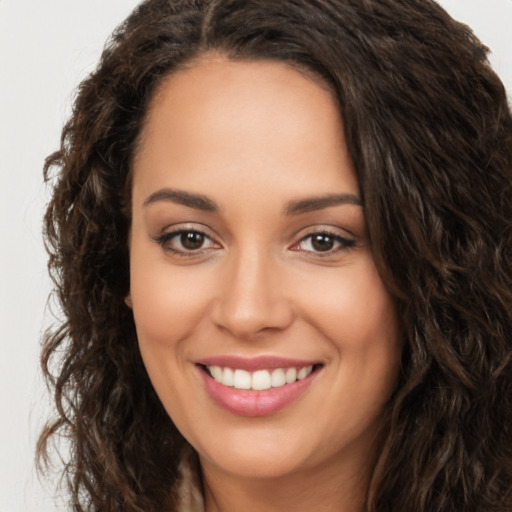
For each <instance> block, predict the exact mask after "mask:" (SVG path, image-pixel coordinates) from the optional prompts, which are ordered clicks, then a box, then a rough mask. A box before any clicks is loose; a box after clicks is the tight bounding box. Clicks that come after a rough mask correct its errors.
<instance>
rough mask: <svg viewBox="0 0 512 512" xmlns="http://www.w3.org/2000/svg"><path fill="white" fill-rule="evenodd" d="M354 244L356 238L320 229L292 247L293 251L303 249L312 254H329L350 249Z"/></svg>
mask: <svg viewBox="0 0 512 512" xmlns="http://www.w3.org/2000/svg"><path fill="white" fill-rule="evenodd" d="M354 245H355V240H352V239H350V238H346V237H344V236H341V235H338V234H335V233H329V232H327V231H318V232H315V233H310V234H309V235H306V236H305V237H303V238H302V239H301V240H300V241H299V242H298V243H297V244H295V245H293V246H292V247H291V249H292V250H293V251H303V252H305V253H309V254H310V255H314V254H317V255H318V256H321V255H325V256H329V255H335V254H337V253H339V252H342V251H344V250H347V249H350V248H351V247H354Z"/></svg>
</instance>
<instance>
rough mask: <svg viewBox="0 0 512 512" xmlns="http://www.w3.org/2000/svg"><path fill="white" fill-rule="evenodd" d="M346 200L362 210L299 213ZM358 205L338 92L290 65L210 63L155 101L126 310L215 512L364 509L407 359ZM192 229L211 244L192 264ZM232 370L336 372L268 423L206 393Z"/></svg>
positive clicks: (177, 78) (145, 139) (194, 67)
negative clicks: (208, 371) (270, 366)
mask: <svg viewBox="0 0 512 512" xmlns="http://www.w3.org/2000/svg"><path fill="white" fill-rule="evenodd" d="M169 189H170V190H173V191H184V192H187V193H189V194H200V195H201V196H206V197H207V198H208V199H209V200H211V201H213V202H214V203H215V204H216V205H217V207H218V211H205V210H203V209H200V208H198V207H197V206H199V205H197V204H195V205H188V206H186V205H184V204H179V203H180V202H183V201H181V200H177V199H176V196H174V197H170V195H169V194H167V196H166V194H162V193H160V192H161V191H162V190H166V191H168V190H169ZM155 193H156V195H155ZM333 194H336V195H345V196H346V195H349V196H350V197H351V198H352V200H351V202H349V203H346V202H342V203H336V202H335V204H317V205H316V207H315V206H314V205H313V206H311V205H310V206H311V208H310V209H308V210H307V211H302V212H290V209H291V208H290V205H291V204H292V206H293V204H296V203H297V202H298V201H302V200H304V199H309V198H318V197H321V198H325V197H326V196H330V197H331V196H332V195H333ZM150 197H151V199H148V198H150ZM358 198H360V190H359V185H358V181H357V178H356V174H355V172H354V168H353V165H352V162H351V160H350V157H349V154H348V151H347V148H346V145H345V142H344V136H343V126H342V121H341V117H340V113H339V109H338V107H337V105H336V103H335V101H334V99H333V97H332V95H331V93H330V92H329V91H328V90H327V88H325V87H323V86H321V84H319V83H317V82H316V81H315V80H313V79H312V78H310V77H308V76H306V75H305V74H304V73H301V72H299V71H297V70H295V69H293V68H292V67H290V66H288V65H286V64H284V63H277V62H267V61H258V62H239V61H237V62H232V61H229V60H227V59H226V58H224V57H222V56H219V55H207V56H204V57H202V58H201V59H198V60H197V61H195V62H194V63H193V64H191V65H190V66H189V67H188V68H186V69H184V70H180V71H178V72H176V73H174V74H172V75H171V76H169V77H168V78H167V79H166V80H165V81H164V82H163V83H162V84H161V86H160V88H159V90H158V91H157V94H156V95H155V97H154V98H153V100H152V102H151V105H150V109H149V113H148V116H147V120H146V124H145V127H144V130H143V134H142V138H141V144H140V147H139V151H138V154H137V155H136V158H135V162H134V174H133V196H132V199H133V201H132V204H133V220H132V227H131V238H130V264H131V289H130V295H129V297H128V298H127V300H128V302H129V303H130V304H131V306H132V308H133V313H134V318H135V323H136V327H137V334H138V338H139V344H140V350H141V353H142V356H143V359H144V362H145V365H146V368H147V370H148V373H149V375H150V378H151V380H152V383H153V385H154V387H155V389H156V391H157V393H158V395H159V397H160V399H161V401H162V403H163V405H164V406H165V408H166V410H167V411H168V413H169V415H170V416H171V417H172V419H173V421H174V422H175V424H176V425H177V427H178V428H179V429H180V430H181V432H182V433H183V435H184V436H185V437H186V438H187V440H188V441H189V442H190V443H191V444H192V446H194V448H195V449H196V450H197V451H198V453H199V456H200V461H201V468H202V473H203V482H204V488H205V500H206V510H207V512H214V511H222V512H228V511H239V510H247V511H266V512H268V511H273V510H276V511H277V510H279V511H281V510H295V511H301V510H308V511H310V510H316V511H328V510H329V511H330V510H337V511H349V510H350V511H351V512H354V511H357V510H363V509H364V499H365V498H364V497H365V495H366V492H367V488H368V485H369V479H370V477H371V472H372V469H373V466H374V464H375V460H376V457H377V453H378V448H379V439H380V436H381V433H382V424H383V421H382V415H383V408H384V405H385V403H386V402H387V401H388V399H389V397H390V395H391V393H392V390H393V387H394V385H395V382H396V379H397V374H398V370H399V360H400V351H401V343H400V332H399V323H398V320H397V316H396V311H395V307H394V303H393V301H392V299H391V297H390V295H389V293H388V292H387V290H386V289H385V287H384V286H383V283H382V281H381V279H380V277H379V275H378V273H377V270H376V268H375V264H374V261H373V258H372V253H371V248H370V244H369V240H368V234H367V228H366V224H365V217H364V209H363V207H362V206H361V204H353V203H357V201H358ZM185 202H186V201H185ZM179 229H181V230H188V231H194V230H196V231H200V232H202V233H204V234H205V235H206V236H205V237H204V238H203V242H201V243H202V244H203V245H201V246H200V248H199V249H198V250H187V249H186V248H185V247H184V246H183V245H182V244H181V238H180V236H179V235H172V234H169V233H174V232H175V231H176V230H179ZM324 232H327V233H328V235H327V238H326V239H325V240H324V241H327V250H324V249H325V247H326V246H325V245H324V246H322V247H323V249H322V250H318V245H314V244H313V234H314V233H324ZM340 237H341V238H340ZM218 355H235V356H240V357H256V356H269V355H270V356H280V357H291V358H297V359H301V360H302V359H304V360H314V361H318V362H319V363H321V365H322V366H321V368H320V370H319V371H317V372H315V375H314V380H313V381H312V383H311V384H310V386H309V387H308V388H307V390H306V392H305V393H304V394H302V395H301V396H300V397H299V398H298V399H296V400H295V401H293V402H292V403H291V404H289V405H287V406H286V407H285V408H283V409H281V410H279V411H278V412H276V413H273V414H269V415H264V416H260V417H256V418H254V417H245V416H241V415H237V414H234V413H232V412H229V411H227V410H225V409H224V408H222V407H220V406H219V405H217V404H216V403H215V402H214V401H213V400H212V398H211V397H210V395H209V394H208V392H207V391H206V389H205V386H204V383H203V379H202V378H201V375H200V372H201V370H199V369H198V367H197V365H196V364H195V362H196V361H197V360H198V359H200V358H204V357H211V356H218Z"/></svg>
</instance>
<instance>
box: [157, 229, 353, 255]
mask: <svg viewBox="0 0 512 512" xmlns="http://www.w3.org/2000/svg"><path fill="white" fill-rule="evenodd" d="M186 234H188V235H196V236H197V235H199V236H201V237H203V240H205V241H206V240H209V241H210V243H211V247H202V246H201V247H199V248H197V249H186V248H179V249H177V248H175V247H172V245H171V244H170V242H171V241H172V240H173V239H175V238H178V237H182V236H183V235H186ZM315 236H316V237H326V238H328V239H330V241H331V243H332V244H335V245H336V244H337V247H336V248H335V249H332V248H331V249H328V250H326V251H320V250H314V249H313V250H312V249H308V250H304V252H305V253H307V254H309V255H311V254H314V255H315V257H321V258H325V257H328V256H332V255H334V254H337V253H339V252H342V251H347V250H349V249H351V248H353V247H354V246H355V244H356V242H355V240H352V239H350V238H346V237H343V236H341V235H339V234H337V233H332V232H330V231H329V230H325V229H323V230H319V231H314V232H311V233H308V234H307V235H305V236H303V237H302V238H301V239H300V240H299V241H298V242H297V243H295V244H293V245H292V246H291V247H290V250H292V251H296V252H299V251H300V250H301V249H300V248H299V246H300V245H301V244H303V243H305V242H306V241H308V240H309V243H310V244H311V243H313V237H315ZM155 241H156V242H157V243H158V244H159V245H160V246H161V247H162V248H163V249H164V250H165V251H169V252H171V253H173V254H175V255H177V256H180V257H185V258H186V257H193V256H198V255H201V254H203V253H204V252H205V251H209V250H211V249H213V248H214V247H213V246H215V245H218V244H216V242H215V241H214V240H213V239H212V238H211V237H210V236H208V235H207V234H206V233H205V232H204V231H201V230H199V229H178V230H175V231H171V232H168V233H162V234H161V235H159V236H158V237H156V239H155ZM180 243H181V245H182V246H183V240H181V241H180Z"/></svg>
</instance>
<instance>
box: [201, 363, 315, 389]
mask: <svg viewBox="0 0 512 512" xmlns="http://www.w3.org/2000/svg"><path fill="white" fill-rule="evenodd" d="M199 366H200V368H201V369H202V370H203V371H204V372H205V373H206V374H207V375H208V376H209V377H211V378H212V379H213V380H215V381H216V382H218V383H219V384H222V385H223V386H227V387H233V388H235V389H240V390H250V391H265V390H267V389H271V388H280V387H282V386H286V385H289V384H293V383H295V382H297V381H300V380H303V379H305V378H307V377H308V376H309V375H311V374H312V373H313V372H315V371H318V370H319V369H320V368H321V366H322V365H321V364H319V363H317V364H312V365H307V366H296V367H295V366H291V367H283V368H268V369H259V370H256V371H252V372H251V371H248V370H244V369H242V368H231V367H229V366H225V367H222V366H219V365H199Z"/></svg>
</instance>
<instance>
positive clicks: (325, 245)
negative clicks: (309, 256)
mask: <svg viewBox="0 0 512 512" xmlns="http://www.w3.org/2000/svg"><path fill="white" fill-rule="evenodd" d="M334 244H335V239H334V237H333V236H331V235H327V234H325V233H318V234H316V235H313V236H312V237H311V246H312V247H313V249H314V250H315V251H319V252H325V251H330V250H332V248H333V247H334Z"/></svg>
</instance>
